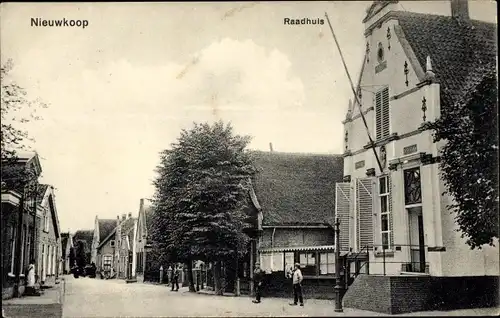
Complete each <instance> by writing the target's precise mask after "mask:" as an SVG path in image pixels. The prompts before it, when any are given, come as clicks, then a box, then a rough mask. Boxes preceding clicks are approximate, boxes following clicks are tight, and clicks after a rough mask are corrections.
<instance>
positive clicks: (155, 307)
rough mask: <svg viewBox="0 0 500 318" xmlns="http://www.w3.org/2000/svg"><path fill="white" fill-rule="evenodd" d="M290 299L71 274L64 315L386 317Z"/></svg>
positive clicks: (473, 312)
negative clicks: (176, 289)
mask: <svg viewBox="0 0 500 318" xmlns="http://www.w3.org/2000/svg"><path fill="white" fill-rule="evenodd" d="M289 301H290V300H289V299H282V298H264V299H263V301H262V303H261V304H258V305H257V304H253V303H252V302H251V299H250V298H249V297H247V296H241V297H229V296H222V297H221V296H214V295H205V294H193V293H189V292H188V291H187V288H181V289H180V290H179V292H171V291H170V288H169V287H167V286H164V285H163V286H161V285H152V284H140V283H134V284H126V283H125V282H124V281H121V280H97V279H89V278H79V279H74V278H73V277H70V276H66V295H65V302H64V309H63V317H159V316H160V317H186V316H190V317H193V316H198V317H207V316H211V317H214V316H219V317H221V316H232V317H234V316H245V317H251V316H253V317H255V316H259V317H278V316H295V317H297V316H299V317H313V316H316V317H317V316H374V315H375V316H383V315H382V314H378V313H373V312H368V311H360V310H353V309H349V308H346V309H345V310H344V313H338V314H337V313H335V312H334V304H333V302H332V301H327V300H306V303H305V306H304V307H299V306H297V307H292V306H289V304H288V303H289ZM495 312H498V310H496V311H495V309H480V310H461V311H454V312H426V313H413V314H409V316H413V315H419V316H421V315H429V316H443V315H493V314H494V313H495ZM405 316H408V315H405Z"/></svg>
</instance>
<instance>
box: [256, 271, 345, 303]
mask: <svg viewBox="0 0 500 318" xmlns="http://www.w3.org/2000/svg"><path fill="white" fill-rule="evenodd" d="M334 286H335V279H331V278H330V279H328V278H304V280H303V282H302V293H303V296H304V299H334V297H335V293H334V289H333V287H334ZM262 294H263V297H284V298H293V287H292V280H291V279H286V278H285V274H284V272H273V273H272V274H267V275H265V278H264V282H263V287H262Z"/></svg>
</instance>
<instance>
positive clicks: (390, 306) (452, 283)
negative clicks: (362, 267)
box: [344, 275, 499, 314]
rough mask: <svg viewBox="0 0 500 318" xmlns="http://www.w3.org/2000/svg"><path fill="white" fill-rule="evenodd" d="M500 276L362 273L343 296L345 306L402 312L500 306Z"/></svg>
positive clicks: (392, 312) (388, 312)
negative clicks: (499, 297) (499, 292)
mask: <svg viewBox="0 0 500 318" xmlns="http://www.w3.org/2000/svg"><path fill="white" fill-rule="evenodd" d="M498 287H499V282H498V277H494V276H476V277H431V276H414V277H412V276H375V275H360V276H358V278H356V280H355V281H354V283H353V284H352V285H351V286H350V287H349V289H348V290H347V292H346V294H345V296H344V307H347V308H355V309H362V310H370V311H375V312H381V313H387V314H400V313H408V312H414V311H426V310H453V309H461V308H481V307H495V306H498V304H499V301H498Z"/></svg>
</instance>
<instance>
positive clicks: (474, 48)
mask: <svg viewBox="0 0 500 318" xmlns="http://www.w3.org/2000/svg"><path fill="white" fill-rule="evenodd" d="M394 15H395V17H396V19H397V20H398V21H399V25H400V26H401V28H402V30H403V32H404V34H405V37H406V39H407V40H408V43H409V44H410V45H411V47H412V49H413V51H414V52H415V55H416V57H417V59H418V61H419V63H420V65H421V66H422V67H423V68H424V69H425V65H426V58H427V56H430V57H431V60H432V68H433V72H434V73H435V74H436V79H437V81H438V82H439V83H440V87H441V105H442V107H443V108H444V109H446V107H447V106H453V105H455V103H457V102H459V101H460V100H461V99H463V98H464V97H465V93H466V92H467V91H468V90H470V88H473V87H475V86H476V85H478V84H479V82H480V81H481V80H482V78H483V75H482V74H483V73H484V71H485V69H488V68H494V69H496V56H497V50H496V39H497V36H496V24H493V23H488V22H483V21H477V20H467V21H464V20H457V19H456V18H454V17H451V16H441V15H432V14H422V13H413V12H403V11H396V12H394Z"/></svg>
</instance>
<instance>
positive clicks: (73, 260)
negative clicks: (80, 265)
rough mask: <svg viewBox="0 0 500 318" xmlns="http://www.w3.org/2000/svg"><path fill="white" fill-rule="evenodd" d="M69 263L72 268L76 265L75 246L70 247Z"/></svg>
mask: <svg viewBox="0 0 500 318" xmlns="http://www.w3.org/2000/svg"><path fill="white" fill-rule="evenodd" d="M69 264H70V265H69V267H70V269H72V268H73V266H75V265H76V251H75V248H74V247H70V248H69Z"/></svg>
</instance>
